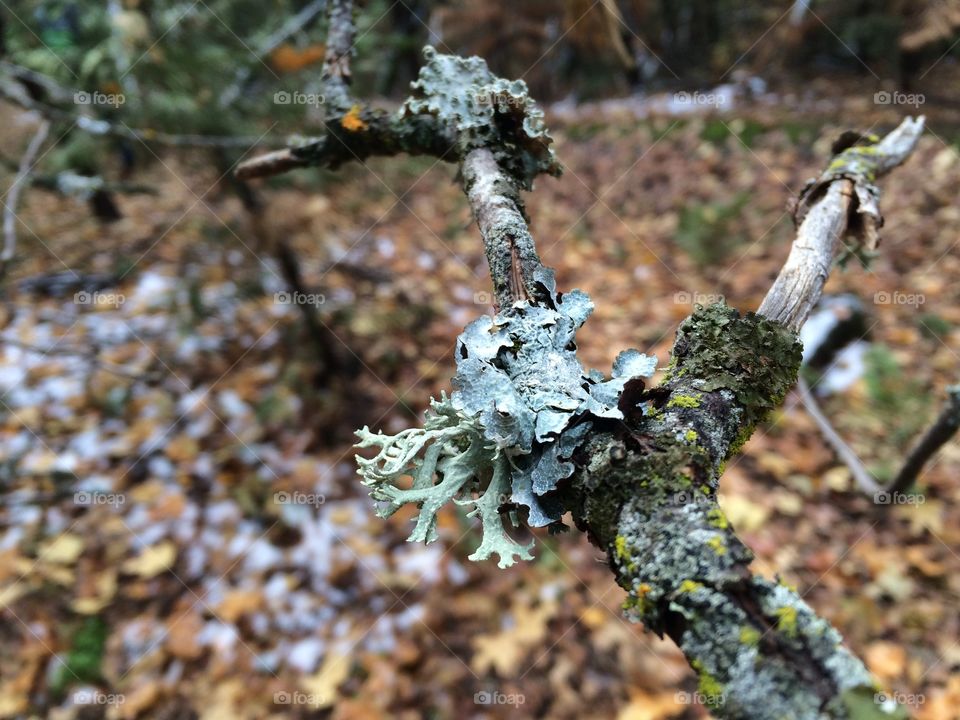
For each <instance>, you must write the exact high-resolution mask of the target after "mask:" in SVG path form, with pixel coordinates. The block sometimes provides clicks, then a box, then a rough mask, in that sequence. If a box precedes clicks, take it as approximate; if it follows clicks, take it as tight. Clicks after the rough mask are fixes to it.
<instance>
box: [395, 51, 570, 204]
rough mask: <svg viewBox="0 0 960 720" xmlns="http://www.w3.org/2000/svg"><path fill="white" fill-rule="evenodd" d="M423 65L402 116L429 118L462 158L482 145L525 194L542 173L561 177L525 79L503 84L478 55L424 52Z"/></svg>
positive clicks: (538, 109)
mask: <svg viewBox="0 0 960 720" xmlns="http://www.w3.org/2000/svg"><path fill="white" fill-rule="evenodd" d="M423 53H424V57H425V58H426V61H427V62H426V63H425V64H424V65H423V67H421V68H420V75H419V77H418V79H417V80H416V81H415V82H414V83H412V85H411V89H412V90H413V94H412V95H411V97H410V98H408V99H407V100H406V102H405V103H404V105H403V108H402V109H401V116H402V117H410V116H417V115H433V116H435V117H436V118H437V119H438V121H439V122H440V123H441V125H442V126H444V128H445V129H447V130H448V131H449V132H450V133H451V134H452V135H453V136H454V137H455V138H456V141H457V145H458V149H459V152H460V155H461V157H463V156H464V155H466V153H467V152H468V151H469V150H472V149H474V148H479V147H486V148H489V149H490V150H491V151H493V153H494V155H495V156H496V158H497V162H498V163H499V164H500V166H501V167H503V168H504V169H506V170H507V171H509V172H510V173H511V174H512V175H513V176H514V177H515V178H516V179H517V181H518V182H519V183H520V185H521V186H522V187H524V188H526V189H527V190H529V189H531V188H532V185H533V179H534V178H535V177H536V176H537V175H539V174H540V173H547V174H550V175H559V174H560V164H559V162H558V161H557V158H556V156H555V155H554V153H553V150H552V149H551V148H550V144H551V143H552V142H553V138H551V137H550V135H549V133H548V132H547V129H546V125H545V124H544V120H543V111H542V110H541V109H540V108H539V107H538V106H537V104H536V103H535V102H534V100H533V99H532V98H531V97H530V94H529V91H528V90H527V85H526V83H525V82H523V80H505V79H504V78H500V77H497V76H496V75H494V74H493V73H491V72H490V70H489V68H488V67H487V63H486V62H484V61H483V60H482V59H481V58H478V57H469V58H462V57H458V56H456V55H444V54H442V53H438V52H437V51H436V50H435V49H434V48H432V47H430V46H427V47H426V48H424V51H423Z"/></svg>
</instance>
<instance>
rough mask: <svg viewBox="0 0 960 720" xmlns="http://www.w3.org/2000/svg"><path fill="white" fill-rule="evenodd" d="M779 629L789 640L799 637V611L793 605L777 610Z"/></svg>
mask: <svg viewBox="0 0 960 720" xmlns="http://www.w3.org/2000/svg"><path fill="white" fill-rule="evenodd" d="M776 616H777V629H778V630H779V631H780V632H782V633H783V634H784V635H786V636H787V637H789V638H795V637H796V636H797V609H796V608H795V607H793V606H792V605H784V606H783V607H780V608H777V610H776Z"/></svg>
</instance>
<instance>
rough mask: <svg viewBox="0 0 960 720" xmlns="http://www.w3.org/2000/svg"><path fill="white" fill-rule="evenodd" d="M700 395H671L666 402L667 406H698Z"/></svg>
mask: <svg viewBox="0 0 960 720" xmlns="http://www.w3.org/2000/svg"><path fill="white" fill-rule="evenodd" d="M701 397H702V396H701V395H699V394H698V395H681V394H677V395H671V396H670V401H669V402H668V403H667V407H668V408H672V407H680V408H695V407H700V398H701Z"/></svg>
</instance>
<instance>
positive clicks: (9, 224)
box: [0, 120, 50, 275]
mask: <svg viewBox="0 0 960 720" xmlns="http://www.w3.org/2000/svg"><path fill="white" fill-rule="evenodd" d="M49 133H50V123H49V122H48V121H47V120H41V121H40V125H39V127H37V132H36V133H35V134H34V136H33V138H32V139H31V140H30V144H29V145H27V149H26V151H25V152H24V153H23V157H22V158H21V159H20V169H19V170H18V171H17V175H16V177H15V178H14V180H13V185H11V186H10V191H9V192H8V193H7V201H6V202H5V203H4V205H3V252H2V253H0V275H2V274H3V273H4V272H5V270H6V266H7V263H8V262H10V261H11V260H12V259H13V256H14V254H15V253H16V250H17V204H18V203H19V202H20V191H21V190H22V189H23V186H24V185H26V184H27V181H28V180H29V178H30V174H31V173H32V172H33V169H34V162H35V161H36V158H37V155H38V154H39V152H40V148H41V147H42V146H43V143H44V142H45V141H46V139H47V135H48V134H49Z"/></svg>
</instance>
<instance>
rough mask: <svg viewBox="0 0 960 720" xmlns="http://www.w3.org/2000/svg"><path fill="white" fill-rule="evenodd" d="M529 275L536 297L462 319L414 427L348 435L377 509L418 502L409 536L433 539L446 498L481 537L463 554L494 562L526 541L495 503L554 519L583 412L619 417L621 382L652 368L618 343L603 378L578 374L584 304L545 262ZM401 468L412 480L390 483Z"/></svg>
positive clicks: (543, 521) (525, 554)
mask: <svg viewBox="0 0 960 720" xmlns="http://www.w3.org/2000/svg"><path fill="white" fill-rule="evenodd" d="M537 281H538V282H540V283H542V284H543V286H544V288H545V289H546V294H547V296H548V297H549V300H550V301H549V303H548V304H543V305H534V304H530V303H529V302H527V301H522V302H517V303H515V304H514V305H513V306H512V307H510V308H508V309H507V310H505V311H503V312H501V313H500V314H498V315H497V316H495V317H490V316H484V317H481V318H479V319H478V320H475V321H474V322H472V323H471V324H470V325H468V326H467V327H466V329H465V330H464V332H463V333H462V334H461V335H460V338H459V339H458V341H457V348H456V362H457V374H456V375H455V377H454V378H453V386H454V388H455V390H454V392H453V393H452V395H451V396H450V397H449V398H448V397H447V396H446V395H445V394H442V395H441V398H440V400H439V401H432V412H431V413H430V414H429V415H428V417H427V420H426V423H425V425H424V427H423V428H417V429H409V430H404V431H403V432H401V433H399V434H397V435H394V436H387V435H383V434H382V433H376V434H375V433H372V432H370V430H369V429H368V428H366V427H365V428H363V429H362V430H359V431H358V432H357V435H358V436H359V437H360V442H359V443H358V447H379V448H380V452H379V453H378V454H377V455H376V456H375V457H373V458H369V459H367V458H362V457H358V458H357V463H358V465H359V470H358V472H359V474H360V475H361V476H362V477H363V482H364V484H366V485H368V486H370V487H371V488H372V490H371V496H372V497H373V498H374V499H375V500H378V501H381V502H383V503H384V505H383V506H381V507H380V508H379V513H380V515H381V516H384V517H386V516H389V515H392V514H393V513H394V512H396V511H397V510H398V509H399V508H400V507H401V506H402V505H404V504H406V503H415V504H417V505H418V506H419V508H420V511H419V513H418V517H417V520H416V526H415V527H414V530H413V532H412V533H411V535H410V537H409V538H408V540H410V541H419V542H431V541H433V540H435V539H436V538H437V532H436V514H437V512H438V511H439V509H440V508H441V507H442V506H443V505H444V504H446V503H448V502H450V501H451V500H452V501H454V502H456V503H459V504H463V505H473V508H474V509H473V510H472V512H471V516H473V515H479V516H480V518H481V521H482V526H483V541H482V543H481V545H480V548H479V549H478V550H477V552H475V553H474V554H473V555H471V556H470V559H472V560H482V559H485V558H487V557H489V556H490V555H491V554H492V553H496V554H498V555H499V556H500V566H501V567H506V566H509V565H511V564H513V562H514V557H515V556H519V557H520V558H521V559H529V558H530V554H529V549H530V546H529V545H528V546H522V545H520V544H518V543H517V542H516V541H514V540H513V539H512V538H510V536H509V535H508V534H507V532H506V530H505V529H504V527H503V523H502V520H501V517H500V512H499V510H500V507H501V506H503V505H510V504H512V505H514V506H518V507H523V508H525V509H526V514H527V522H528V523H529V524H530V525H532V526H534V527H543V526H545V525H550V524H553V523H558V522H559V520H560V516H561V515H562V513H563V511H564V507H563V503H562V501H561V499H560V497H559V490H558V485H559V483H561V481H563V480H565V479H566V478H569V477H570V476H571V475H572V474H573V471H574V465H573V463H572V462H571V458H572V456H573V454H574V452H575V451H576V450H577V448H578V447H579V446H580V445H581V444H582V443H583V441H584V439H585V438H586V436H587V433H588V432H589V431H590V429H591V426H592V420H593V419H596V418H613V419H622V418H623V417H624V412H623V410H622V409H621V408H620V402H621V397H622V394H623V391H624V389H625V388H626V387H627V385H628V383H631V382H638V383H642V380H641V378H644V377H649V376H650V375H652V374H653V372H654V370H655V369H656V358H653V357H647V356H646V355H644V354H643V353H640V352H638V351H637V350H625V351H623V352H621V353H620V354H619V355H618V356H617V358H616V360H615V361H614V364H613V374H612V377H611V378H609V379H607V378H605V377H604V375H603V373H601V372H599V371H596V370H591V371H589V372H585V371H584V368H583V366H582V365H581V364H580V361H579V360H578V359H577V355H576V342H575V335H576V331H577V329H578V328H579V327H580V326H581V325H583V323H584V322H585V321H586V319H587V317H588V316H589V315H590V313H591V312H592V310H593V303H592V302H591V301H590V298H589V297H588V296H587V295H586V294H585V293H583V292H581V291H579V290H574V291H572V292H569V293H566V294H563V295H561V294H558V293H557V292H556V286H555V283H554V280H553V276H552V273H550V272H549V271H547V270H541V271H540V272H539V273H538V275H537ZM642 410H643V408H642V405H639V406H638V408H637V411H638V412H642ZM406 476H412V477H413V484H412V486H411V487H410V488H409V489H401V488H400V487H398V483H399V482H402V481H403V478H404V477H406Z"/></svg>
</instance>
